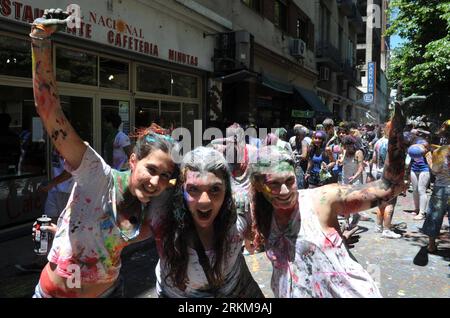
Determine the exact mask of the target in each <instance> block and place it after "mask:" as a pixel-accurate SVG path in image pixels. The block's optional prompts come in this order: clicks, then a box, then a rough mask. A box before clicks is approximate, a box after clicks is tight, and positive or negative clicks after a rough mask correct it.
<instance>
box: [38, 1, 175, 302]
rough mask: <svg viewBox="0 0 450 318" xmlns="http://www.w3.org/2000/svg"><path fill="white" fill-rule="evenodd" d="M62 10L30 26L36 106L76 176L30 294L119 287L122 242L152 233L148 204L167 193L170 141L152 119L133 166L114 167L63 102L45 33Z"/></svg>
mask: <svg viewBox="0 0 450 318" xmlns="http://www.w3.org/2000/svg"><path fill="white" fill-rule="evenodd" d="M67 17H68V14H67V13H65V12H62V10H60V9H57V10H53V9H50V10H45V13H44V16H43V18H40V19H37V20H36V21H35V22H34V23H33V25H32V31H31V34H30V37H31V38H32V55H33V88H34V97H35V104H36V109H37V112H38V113H39V115H40V117H41V120H42V122H43V124H44V126H45V128H46V130H47V133H48V134H49V136H51V139H52V142H53V144H54V145H55V147H56V148H57V149H58V151H59V153H60V154H61V155H62V157H64V159H65V161H66V168H67V170H68V171H69V172H70V173H71V174H72V176H73V179H74V181H75V186H74V188H73V190H72V193H71V196H70V198H69V202H68V203H67V206H66V208H65V209H64V211H63V212H62V213H61V215H60V217H59V220H58V230H57V233H56V236H55V239H54V241H53V245H52V248H51V250H50V253H49V255H48V261H49V263H48V264H47V265H46V266H45V268H44V269H43V271H42V273H41V276H40V280H39V283H38V285H37V286H36V290H35V295H34V297H111V296H113V295H117V291H118V290H120V288H119V287H120V279H118V278H119V271H120V267H121V261H120V254H121V251H122V249H123V248H124V247H125V246H127V245H129V244H131V243H134V242H137V241H140V240H143V239H146V238H148V237H149V236H150V233H151V232H150V226H149V220H150V219H151V215H150V212H151V209H152V208H151V207H149V205H150V206H152V205H159V204H158V201H163V202H164V201H165V200H167V198H168V196H169V194H170V191H168V190H167V189H168V188H169V181H170V180H171V179H172V178H174V177H175V174H176V172H177V167H176V165H175V164H174V162H173V159H172V156H171V154H172V153H171V151H172V149H173V146H174V142H173V140H172V139H171V138H170V137H168V136H163V135H160V134H158V133H157V132H159V130H158V129H159V128H158V127H156V126H155V127H150V128H148V129H145V130H143V131H141V132H140V133H139V134H138V136H137V142H136V146H135V147H134V151H133V153H132V154H131V156H130V159H129V164H130V167H131V170H128V171H124V172H119V171H116V170H114V169H112V168H111V167H110V166H109V165H107V164H106V163H105V161H104V160H103V158H102V157H100V155H99V154H98V153H97V152H95V150H94V149H92V148H91V147H90V146H89V145H88V144H86V143H84V142H83V141H82V140H81V138H80V137H79V136H78V134H77V133H76V131H75V130H74V128H73V127H72V125H71V124H70V123H69V122H68V120H67V119H66V117H65V116H64V114H63V112H62V110H61V105H60V100H59V96H58V92H57V89H56V81H55V76H54V72H53V67H52V59H51V41H50V36H51V34H52V33H54V32H55V31H57V28H58V27H59V26H65V24H66V21H67ZM166 190H167V191H166Z"/></svg>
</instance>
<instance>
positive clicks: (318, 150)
mask: <svg viewBox="0 0 450 318" xmlns="http://www.w3.org/2000/svg"><path fill="white" fill-rule="evenodd" d="M314 137H318V138H320V139H322V143H321V144H320V147H318V146H317V145H316V144H315V143H314V141H312V142H311V145H310V150H309V154H308V158H309V159H312V158H313V157H314V155H315V154H316V153H320V154H322V157H323V158H325V156H324V153H325V148H326V144H327V134H326V133H325V132H324V131H323V130H318V131H316V132H315V133H314V134H313V138H314Z"/></svg>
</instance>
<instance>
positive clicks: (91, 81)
mask: <svg viewBox="0 0 450 318" xmlns="http://www.w3.org/2000/svg"><path fill="white" fill-rule="evenodd" d="M56 80H57V81H61V82H68V83H76V84H85V85H95V86H96V85H97V56H96V55H92V54H88V53H85V52H80V51H74V50H69V49H66V48H62V47H57V48H56Z"/></svg>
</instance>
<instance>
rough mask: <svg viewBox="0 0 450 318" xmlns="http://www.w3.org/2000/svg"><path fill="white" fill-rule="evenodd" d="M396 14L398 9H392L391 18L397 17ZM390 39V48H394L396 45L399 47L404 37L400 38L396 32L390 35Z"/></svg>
mask: <svg viewBox="0 0 450 318" xmlns="http://www.w3.org/2000/svg"><path fill="white" fill-rule="evenodd" d="M397 14H398V10H394V11H393V12H392V17H391V19H392V20H395V18H396V17H397ZM390 40H391V43H390V44H391V50H393V49H395V48H396V47H399V46H400V45H401V44H402V43H403V42H404V39H402V38H401V37H400V36H398V35H397V34H395V35H392V36H391V39H390Z"/></svg>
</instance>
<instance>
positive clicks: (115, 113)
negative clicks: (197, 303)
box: [101, 99, 130, 166]
mask: <svg viewBox="0 0 450 318" xmlns="http://www.w3.org/2000/svg"><path fill="white" fill-rule="evenodd" d="M101 109H102V118H101V125H102V127H101V128H102V145H101V147H102V148H101V149H102V150H101V154H102V157H103V159H105V161H106V162H107V163H108V164H109V165H111V166H113V155H114V152H113V151H114V140H115V138H116V135H117V133H118V131H123V132H124V133H125V134H126V135H128V134H129V133H130V114H129V101H125V100H114V99H102V100H101Z"/></svg>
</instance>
